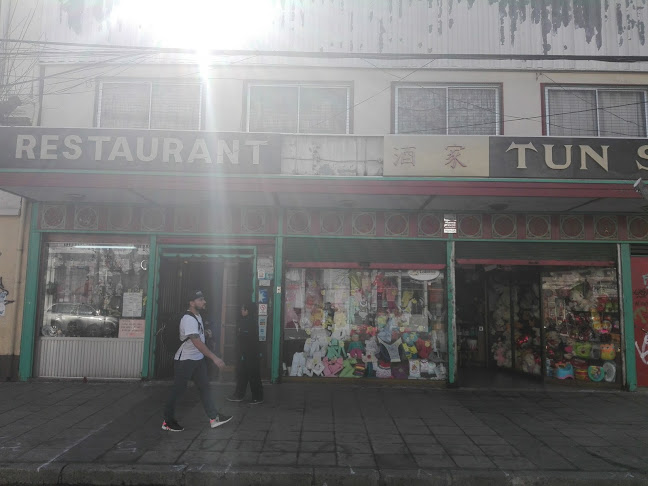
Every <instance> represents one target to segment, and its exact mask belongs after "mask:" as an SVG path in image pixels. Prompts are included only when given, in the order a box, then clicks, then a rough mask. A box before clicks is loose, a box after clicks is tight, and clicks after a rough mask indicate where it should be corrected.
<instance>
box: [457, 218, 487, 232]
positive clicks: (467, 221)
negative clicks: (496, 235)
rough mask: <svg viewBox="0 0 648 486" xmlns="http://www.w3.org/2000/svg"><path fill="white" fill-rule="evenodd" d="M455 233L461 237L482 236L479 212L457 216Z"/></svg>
mask: <svg viewBox="0 0 648 486" xmlns="http://www.w3.org/2000/svg"><path fill="white" fill-rule="evenodd" d="M457 220H458V221H457V235H458V236H459V237H462V238H481V237H482V233H483V231H482V217H481V214H461V215H459V216H457Z"/></svg>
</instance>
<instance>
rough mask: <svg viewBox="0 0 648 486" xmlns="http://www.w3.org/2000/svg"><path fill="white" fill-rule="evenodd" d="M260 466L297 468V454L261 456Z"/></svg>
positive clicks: (263, 454)
mask: <svg viewBox="0 0 648 486" xmlns="http://www.w3.org/2000/svg"><path fill="white" fill-rule="evenodd" d="M258 464H260V465H269V466H296V465H297V452H267V451H264V452H262V453H261V454H259V460H258Z"/></svg>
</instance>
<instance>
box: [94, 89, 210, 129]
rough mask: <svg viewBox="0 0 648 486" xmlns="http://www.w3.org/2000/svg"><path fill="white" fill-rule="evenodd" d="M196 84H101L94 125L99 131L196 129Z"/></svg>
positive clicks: (198, 97)
mask: <svg viewBox="0 0 648 486" xmlns="http://www.w3.org/2000/svg"><path fill="white" fill-rule="evenodd" d="M201 110H202V89H201V86H200V85H199V84H166V83H152V82H105V83H101V92H100V102H99V113H98V116H97V124H98V126H99V127H102V128H161V129H169V130H199V129H200V125H201V115H202V113H201Z"/></svg>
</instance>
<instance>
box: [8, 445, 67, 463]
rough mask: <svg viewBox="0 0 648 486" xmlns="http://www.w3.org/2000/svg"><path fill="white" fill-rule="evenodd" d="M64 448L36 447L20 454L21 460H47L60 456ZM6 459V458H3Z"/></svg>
mask: <svg viewBox="0 0 648 486" xmlns="http://www.w3.org/2000/svg"><path fill="white" fill-rule="evenodd" d="M63 450H64V449H46V448H41V447H35V448H33V449H31V450H29V451H27V452H23V453H22V455H20V456H18V457H19V458H20V461H21V462H40V461H42V462H47V461H51V460H53V459H55V458H56V457H58V456H59V455H60V454H61V453H62V452H63ZM3 459H4V458H3Z"/></svg>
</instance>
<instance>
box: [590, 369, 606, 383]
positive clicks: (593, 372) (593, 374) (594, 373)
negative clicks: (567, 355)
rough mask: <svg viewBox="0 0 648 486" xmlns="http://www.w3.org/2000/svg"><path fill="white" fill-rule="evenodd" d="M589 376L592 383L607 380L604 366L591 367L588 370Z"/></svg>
mask: <svg viewBox="0 0 648 486" xmlns="http://www.w3.org/2000/svg"><path fill="white" fill-rule="evenodd" d="M587 376H589V379H590V380H592V381H596V382H599V381H603V379H604V378H605V370H603V367H602V366H590V367H588V368H587Z"/></svg>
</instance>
